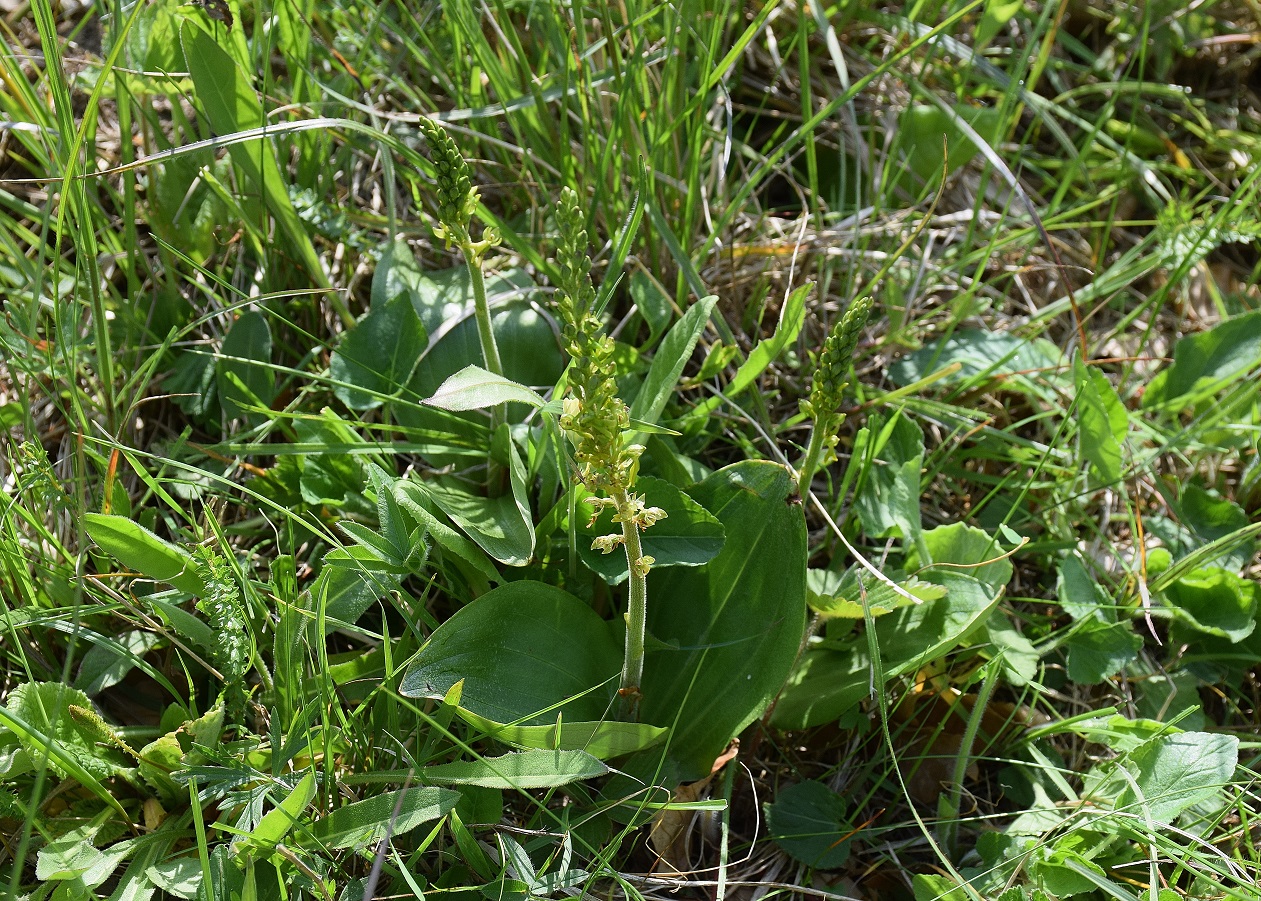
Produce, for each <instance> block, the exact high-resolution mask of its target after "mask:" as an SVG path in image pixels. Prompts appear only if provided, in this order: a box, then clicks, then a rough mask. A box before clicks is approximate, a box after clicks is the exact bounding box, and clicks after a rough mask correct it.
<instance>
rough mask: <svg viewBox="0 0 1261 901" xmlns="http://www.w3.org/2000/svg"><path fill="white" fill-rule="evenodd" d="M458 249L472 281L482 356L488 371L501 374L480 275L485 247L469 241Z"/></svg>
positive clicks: (483, 277) (483, 279)
mask: <svg viewBox="0 0 1261 901" xmlns="http://www.w3.org/2000/svg"><path fill="white" fill-rule="evenodd" d="M478 243H479V244H481V243H484V242H478ZM460 249H461V250H462V251H464V262H465V263H466V264H467V265H468V272H469V279H470V280H471V281H472V283H473V309H474V311H475V312H476V314H477V337H478V340H479V341H481V344H482V357H483V358H484V359H485V361H486V368H487V369H488V370H489V371H491V372H493V373H494V374H495V375H503V374H504V365H503V363H502V362H500V359H499V345H497V344H496V343H495V331H494V329H492V328H491V325H490V305H489V304H488V303H487V302H486V278H485V276H484V275H482V254H483V253H485V248H484V247H479V246H478V244H473V243H469V244H466V245H463V246H462V247H461V248H460Z"/></svg>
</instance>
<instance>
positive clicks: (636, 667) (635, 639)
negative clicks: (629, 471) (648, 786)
mask: <svg viewBox="0 0 1261 901" xmlns="http://www.w3.org/2000/svg"><path fill="white" fill-rule="evenodd" d="M612 496H613V502H614V504H616V506H617V512H618V518H619V519H621V520H622V546H623V547H624V548H625V550H626V565H627V567H628V568H629V569H630V597H629V599H628V600H627V605H626V653H625V654H624V655H623V657H622V684H621V687H620V688H619V689H618V694H619V695H620V696H621V698H622V711H621V713H622V719H624V720H630V721H634V720H638V719H639V699H640V697H641V694H640V690H639V683H640V682H641V681H642V680H643V676H644V633H645V631H646V629H647V622H648V573H647V570H648V567H647V566H646V565H645V561H644V548H643V545H642V544H641V543H640V540H639V525H638V524H637V523H636V522H635V516H634V512H635V511H634V507H633V505H632V504H631V500H630V494H629V492H628V491H627V490H626V489H625V488H620V489H618V490H616V491H615V492H614V493H613V495H612Z"/></svg>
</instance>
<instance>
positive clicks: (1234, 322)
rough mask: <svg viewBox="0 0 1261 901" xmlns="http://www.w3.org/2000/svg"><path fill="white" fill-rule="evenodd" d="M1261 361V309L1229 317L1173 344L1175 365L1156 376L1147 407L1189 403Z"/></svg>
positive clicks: (1146, 399) (1145, 396)
mask: <svg viewBox="0 0 1261 901" xmlns="http://www.w3.org/2000/svg"><path fill="white" fill-rule="evenodd" d="M1258 363H1261V310H1257V311H1254V312H1251V313H1244V314H1243V315H1242V316H1236V317H1235V318H1233V319H1227V320H1226V321H1225V322H1221V323H1219V324H1217V325H1216V326H1214V327H1213V328H1211V329H1209V330H1208V331H1207V332H1200V333H1199V334H1198V335H1188V336H1186V337H1185V338H1182V339H1181V340H1180V341H1178V343H1177V344H1175V345H1174V348H1173V365H1172V366H1170V367H1169V368H1168V369H1165V370H1162V371H1161V372H1158V373H1157V374H1156V377H1155V378H1154V379H1152V381H1151V384H1150V385H1148V387H1147V390H1146V391H1145V392H1144V393H1143V402H1142V405H1143V407H1144V408H1148V409H1150V408H1153V407H1156V408H1160V407H1171V408H1172V407H1179V406H1189V405H1190V404H1192V403H1194V402H1195V401H1197V400H1199V399H1201V398H1204V397H1207V396H1209V395H1211V394H1212V393H1213V392H1214V391H1219V390H1221V389H1222V388H1223V387H1224V386H1226V385H1227V384H1229V383H1230V382H1232V381H1233V380H1235V379H1238V378H1241V377H1243V376H1244V375H1245V374H1246V373H1247V372H1248V371H1249V370H1250V369H1252V368H1253V367H1255V366H1256V365H1257V364H1258Z"/></svg>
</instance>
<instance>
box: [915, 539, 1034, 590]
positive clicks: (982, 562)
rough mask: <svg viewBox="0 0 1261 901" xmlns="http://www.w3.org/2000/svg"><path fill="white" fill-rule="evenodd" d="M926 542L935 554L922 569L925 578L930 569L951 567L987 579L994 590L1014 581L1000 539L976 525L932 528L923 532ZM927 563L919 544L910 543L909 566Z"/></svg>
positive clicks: (976, 577) (927, 577)
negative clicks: (921, 557) (911, 544)
mask: <svg viewBox="0 0 1261 901" xmlns="http://www.w3.org/2000/svg"><path fill="white" fill-rule="evenodd" d="M923 544H924V547H926V548H927V549H928V552H929V554H930V555H931V556H932V562H931V564H930V565H929V567H928V568H927V569H925V570H921V571H920V572H919V575H920V576H923V577H924V578H926V579H931V578H932V576H931V575H929V573H931V572H934V571H936V570H940V569H950V570H953V571H955V572H962V573H965V574H967V575H969V576H971V577H972V578H974V579H976V580H977V581H978V582H984V583H985V584H986V585H988V586H989V587H990V588H992V589H994V590H995V591H997V590H998V589H1000V588H1003V587H1005V586H1006V585H1007V583H1008V582H1010V581H1011V574H1012V565H1011V560H1009V559H1008V558H1007V557H1006V556H1004V553H1003V548H1002V546H1001V545H1000V544H999V543H998V539H996V538H994V537H992V536H991V535H989V534H988V533H987V532H985V531H983V530H981V529H978V528H976V527H975V526H969V525H965V524H964V523H961V522H956V523H950V524H949V525H945V526H938V527H937V528H935V529H929V530H928V531H927V532H925V533H924V541H923ZM924 564H925V561H923V560H920V552H919V547H918V546H913V547H911V548H910V550H909V551H908V552H907V555H906V568H907V569H908V570H915V569H918V568H919V567H921V566H924Z"/></svg>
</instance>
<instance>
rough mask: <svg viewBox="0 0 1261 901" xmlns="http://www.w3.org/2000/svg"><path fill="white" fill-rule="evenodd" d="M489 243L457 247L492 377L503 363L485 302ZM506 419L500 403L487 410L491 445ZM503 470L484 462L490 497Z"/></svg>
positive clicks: (499, 488) (498, 489)
mask: <svg viewBox="0 0 1261 901" xmlns="http://www.w3.org/2000/svg"><path fill="white" fill-rule="evenodd" d="M488 247H490V241H486V240H483V241H478V242H473V241H467V242H464V243H461V244H460V250H461V251H463V252H464V263H465V265H467V266H468V274H469V282H470V283H471V284H472V286H473V312H474V315H475V316H476V317H477V338H478V341H479V342H480V343H481V345H482V359H483V360H484V361H485V363H486V369H487V370H489V371H490V372H493V373H494V374H495V375H500V376H501V375H503V374H504V364H503V362H502V361H501V360H500V359H499V345H498V344H496V343H495V330H494V328H493V327H492V326H491V322H490V303H489V302H487V300H486V277H485V275H483V274H482V257H483V256H484V255H485V253H486V250H487V248H488ZM506 420H507V410H506V409H505V406H504V405H503V404H496V405H495V406H493V407H491V409H490V434H491V443H492V444H493V443H494V436H495V432H496V431H497V430H498V429H499V427H500V426H501V425H503V423H504V422H505V421H506ZM504 475H505V473H504V470H503V468H502V467H500V466H499V465H498V464H497V463H496V462H495V456H494V454H493V453H492V454H491V455H490V456H489V457H488V459H487V466H486V485H487V488H488V489H489V491H490V493H491V495H498V494H500V493H502V491H503V490H504V482H505V480H504Z"/></svg>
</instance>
